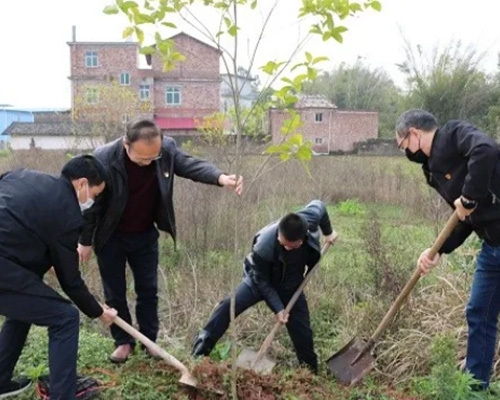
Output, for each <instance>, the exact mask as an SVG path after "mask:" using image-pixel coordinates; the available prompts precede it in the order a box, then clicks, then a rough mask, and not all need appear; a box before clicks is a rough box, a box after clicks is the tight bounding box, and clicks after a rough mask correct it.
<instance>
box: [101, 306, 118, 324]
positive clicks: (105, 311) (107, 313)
mask: <svg viewBox="0 0 500 400" xmlns="http://www.w3.org/2000/svg"><path fill="white" fill-rule="evenodd" d="M117 315H118V311H116V310H115V309H114V308H109V307H108V306H107V305H106V304H104V305H103V306H102V315H101V316H100V317H99V319H100V320H101V322H102V323H103V324H105V325H106V326H109V325H111V324H112V323H113V321H114V319H115V317H116V316H117Z"/></svg>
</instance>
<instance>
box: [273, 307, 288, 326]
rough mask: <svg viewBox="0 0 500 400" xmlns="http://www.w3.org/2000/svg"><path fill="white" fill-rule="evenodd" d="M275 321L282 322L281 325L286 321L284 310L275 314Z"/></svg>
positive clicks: (286, 316)
mask: <svg viewBox="0 0 500 400" xmlns="http://www.w3.org/2000/svg"><path fill="white" fill-rule="evenodd" d="M276 321H278V322H280V323H282V324H283V325H284V324H286V323H287V322H288V314H285V310H281V311H280V312H279V313H277V314H276Z"/></svg>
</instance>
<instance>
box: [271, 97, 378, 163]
mask: <svg viewBox="0 0 500 400" xmlns="http://www.w3.org/2000/svg"><path fill="white" fill-rule="evenodd" d="M295 109H296V110H297V111H298V113H299V114H300V117H301V121H302V125H301V126H300V128H299V129H298V132H299V133H301V134H302V135H303V136H304V139H306V140H310V141H312V143H313V151H315V152H316V153H327V154H328V153H330V152H336V151H344V152H349V151H352V150H354V144H355V143H359V142H364V141H366V140H368V139H375V138H377V136H378V112H376V111H351V110H339V109H337V106H335V105H334V104H332V103H331V102H329V101H328V100H327V99H326V98H325V97H324V96H312V95H310V96H306V95H304V96H301V97H300V98H299V101H298V102H297V103H296V105H295ZM286 118H288V113H286V112H283V111H281V110H278V109H271V110H269V130H270V133H271V136H272V140H273V143H280V142H281V141H282V140H283V133H282V132H281V127H282V126H283V122H284V120H285V119H286Z"/></svg>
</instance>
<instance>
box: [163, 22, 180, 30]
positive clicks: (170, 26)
mask: <svg viewBox="0 0 500 400" xmlns="http://www.w3.org/2000/svg"><path fill="white" fill-rule="evenodd" d="M161 24H162V25H163V26H166V27H167V28H173V29H176V28H177V25H175V24H174V23H173V22H162V23H161Z"/></svg>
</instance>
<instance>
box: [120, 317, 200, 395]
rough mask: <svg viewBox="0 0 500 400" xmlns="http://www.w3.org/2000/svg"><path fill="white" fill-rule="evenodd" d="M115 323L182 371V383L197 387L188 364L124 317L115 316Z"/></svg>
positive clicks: (180, 380)
mask: <svg viewBox="0 0 500 400" xmlns="http://www.w3.org/2000/svg"><path fill="white" fill-rule="evenodd" d="M113 323H114V324H116V325H118V326H119V327H120V328H121V329H123V330H124V331H125V332H127V333H128V334H129V335H130V336H132V337H133V338H134V339H136V340H138V341H139V342H141V343H142V344H143V345H144V346H146V347H147V348H148V350H150V351H151V352H154V353H155V354H158V355H159V356H160V357H161V358H163V359H164V360H165V361H166V362H167V363H168V364H169V365H171V366H172V367H174V368H175V369H177V370H178V371H179V372H180V373H181V379H179V382H180V383H182V384H183V385H186V386H190V387H192V388H197V386H196V385H197V383H196V379H195V378H194V376H193V375H191V372H189V371H188V369H187V368H186V366H185V365H184V364H183V363H181V362H180V361H179V360H177V358H175V357H174V356H172V355H170V354H168V353H167V352H166V351H165V350H163V349H162V348H161V347H160V346H158V345H157V344H156V343H155V342H153V341H152V340H150V339H149V338H147V337H146V336H144V335H143V334H142V333H141V332H139V331H138V330H137V329H135V328H134V327H132V326H131V325H129V324H128V323H127V322H125V321H124V320H123V319H121V318H120V317H118V316H117V317H115V319H114V321H113Z"/></svg>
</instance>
